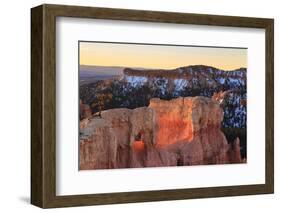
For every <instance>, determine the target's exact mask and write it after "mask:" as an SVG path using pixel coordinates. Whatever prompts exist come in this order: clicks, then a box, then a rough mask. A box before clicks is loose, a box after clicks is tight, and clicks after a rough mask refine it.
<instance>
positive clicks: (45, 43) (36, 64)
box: [31, 5, 274, 208]
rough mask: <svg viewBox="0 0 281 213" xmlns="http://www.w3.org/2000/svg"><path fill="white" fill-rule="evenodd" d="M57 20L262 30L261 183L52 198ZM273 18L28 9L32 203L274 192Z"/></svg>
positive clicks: (68, 203)
mask: <svg viewBox="0 0 281 213" xmlns="http://www.w3.org/2000/svg"><path fill="white" fill-rule="evenodd" d="M56 17H75V18H93V19H111V20H126V21H145V22H159V23H160V22H162V23H177V24H196V25H213V26H231V27H247V28H263V29H265V31H266V58H265V60H266V121H265V122H266V137H265V141H266V150H265V152H266V168H265V170H266V178H265V180H266V183H265V184H259V185H243V186H227V187H225V186H222V187H208V188H194V189H171V190H159V191H141V192H122V193H105V194H90V195H88V194H87V195H69V196H57V195H56V83H55V82H56V66H55V65H56V40H55V39H56ZM273 94H274V20H273V19H264V18H248V17H233V16H217V15H199V14H186V13H170V12H155V11H141V10H125V9H110V8H93V7H77V6H64V5H41V6H38V7H35V8H32V9H31V114H32V116H31V203H32V204H34V205H36V206H39V207H42V208H52V207H66V206H83V205H98V204H113V203H131V202H146V201H161V200H178V199H190V198H207V197H218V196H236V195H252V194H266V193H273V191H274V95H273Z"/></svg>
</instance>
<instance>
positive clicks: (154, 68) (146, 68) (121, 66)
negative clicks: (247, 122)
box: [79, 64, 247, 72]
mask: <svg viewBox="0 0 281 213" xmlns="http://www.w3.org/2000/svg"><path fill="white" fill-rule="evenodd" d="M80 66H91V67H118V68H124V69H126V68H129V69H143V70H163V71H169V70H176V69H180V68H183V67H192V66H205V67H210V68H214V69H217V70H221V71H225V72H228V71H235V70H239V69H246V70H247V67H244V66H240V67H238V68H235V69H229V70H227V69H221V68H218V67H214V66H210V65H205V64H193V65H183V66H179V67H174V68H169V69H164V68H157V67H153V68H152V67H128V66H123V65H112V66H103V65H93V64H79V67H80ZM79 71H80V69H79Z"/></svg>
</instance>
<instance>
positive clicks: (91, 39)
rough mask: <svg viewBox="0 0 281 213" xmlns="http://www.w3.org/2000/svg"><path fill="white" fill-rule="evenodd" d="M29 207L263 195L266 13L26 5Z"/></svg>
mask: <svg viewBox="0 0 281 213" xmlns="http://www.w3.org/2000/svg"><path fill="white" fill-rule="evenodd" d="M31 27H32V28H31V76H32V79H31V83H32V85H31V87H32V90H31V93H32V101H31V105H32V109H31V110H32V118H31V120H32V130H31V131H32V132H31V135H32V141H31V203H32V204H34V205H36V206H39V207H42V208H52V207H66V206H79V205H98V204H114V203H129V202H146V201H161V200H177V199H189V198H206V197H218V196H237V195H252V194H266V193H273V191H274V149H273V145H274V138H273V135H274V134H273V133H274V125H273V124H274V99H273V92H274V89H273V88H274V85H273V83H274V73H273V70H274V43H273V41H274V36H273V35H274V33H273V29H274V22H273V19H265V18H249V17H233V16H217V15H199V14H186V13H170V12H156V11H139V10H125V9H110V8H93V7H78V6H65V5H41V6H38V7H35V8H32V9H31Z"/></svg>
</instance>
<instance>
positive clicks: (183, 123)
mask: <svg viewBox="0 0 281 213" xmlns="http://www.w3.org/2000/svg"><path fill="white" fill-rule="evenodd" d="M86 119H87V120H86ZM86 119H84V120H82V121H81V123H82V124H83V125H81V124H80V131H81V133H82V136H81V138H80V169H107V168H134V167H155V166H184V165H201V164H222V163H241V162H242V159H241V156H240V147H239V139H238V141H236V142H235V144H234V146H230V145H228V143H227V140H226V137H225V135H224V134H223V133H222V132H221V130H220V125H221V121H222V119H223V111H222V109H221V108H220V106H219V104H218V103H217V102H215V101H213V100H211V99H209V98H206V97H193V98H192V97H188V98H177V99H173V100H170V101H165V100H160V99H151V101H150V104H149V106H148V107H141V108H136V109H133V110H130V109H125V108H124V109H112V110H106V111H103V112H102V113H101V118H100V117H94V118H86ZM237 144H238V145H237Z"/></svg>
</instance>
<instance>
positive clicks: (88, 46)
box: [79, 42, 247, 70]
mask: <svg viewBox="0 0 281 213" xmlns="http://www.w3.org/2000/svg"><path fill="white" fill-rule="evenodd" d="M79 44H80V45H79V46H80V47H79V48H80V65H95V66H120V67H138V68H154V69H173V68H178V67H182V66H189V65H208V66H213V67H216V68H219V69H224V70H233V69H237V68H240V67H247V49H242V48H239V49H238V48H237V49H236V48H214V47H198V46H196V47H193V46H167V45H147V44H144V45H141V44H127V43H97V42H79Z"/></svg>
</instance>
